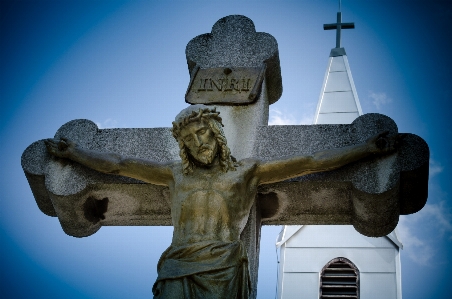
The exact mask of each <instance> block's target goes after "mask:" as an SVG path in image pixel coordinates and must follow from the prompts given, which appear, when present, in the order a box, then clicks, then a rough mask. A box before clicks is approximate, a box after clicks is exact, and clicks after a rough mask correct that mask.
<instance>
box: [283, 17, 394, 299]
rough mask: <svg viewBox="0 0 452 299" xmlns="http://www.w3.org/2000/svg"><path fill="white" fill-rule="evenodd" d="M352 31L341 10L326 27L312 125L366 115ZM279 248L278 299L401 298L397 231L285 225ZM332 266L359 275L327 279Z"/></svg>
mask: <svg viewBox="0 0 452 299" xmlns="http://www.w3.org/2000/svg"><path fill="white" fill-rule="evenodd" d="M354 27H355V25H354V23H342V15H341V12H340V11H339V12H338V13H337V22H336V23H334V24H325V25H323V28H324V29H325V30H329V29H336V30H337V31H336V48H333V49H332V50H331V53H330V57H329V60H328V66H327V69H326V73H325V78H324V80H323V86H322V89H321V91H320V97H319V102H318V104H317V111H316V113H315V117H314V124H350V123H352V122H353V121H354V120H355V119H356V118H357V117H358V116H360V115H362V114H363V112H362V110H361V105H360V103H359V98H358V94H357V92H356V88H355V83H354V82H353V77H352V73H351V71H350V66H349V64H348V59H347V55H346V54H345V49H344V48H342V47H341V29H352V28H354ZM276 247H277V248H279V250H280V264H279V270H278V282H277V283H278V289H277V293H278V294H277V297H278V298H279V299H286V298H307V299H316V298H327V297H328V298H346V297H347V298H370V299H374V298H375V299H377V298H387V299H400V298H402V289H401V265H400V249H402V248H403V247H402V243H401V242H400V240H399V238H398V235H397V230H394V231H393V232H391V233H390V234H389V235H387V236H385V237H381V238H370V237H366V236H363V235H361V234H360V233H358V232H357V231H356V230H355V229H354V228H353V226H352V225H293V226H292V225H286V226H284V227H283V229H282V231H281V233H280V234H279V236H278V238H277V240H276ZM382 257H384V258H382ZM344 261H346V262H344ZM347 263H348V264H347ZM330 264H333V266H332V268H335V269H334V270H339V268H337V267H338V265H343V267H345V266H346V267H350V268H353V270H354V271H355V272H353V271H352V272H351V273H355V274H356V275H355V276H353V275H351V276H350V274H346V273H345V272H344V273H340V274H337V275H339V276H337V277H339V278H337V279H336V278H334V277H336V276H331V275H330V276H328V275H329V274H328V273H327V271H328V270H325V269H329V267H330ZM336 272H337V271H336ZM325 273H327V274H325ZM349 276H350V277H349ZM352 276H353V277H352ZM346 277H347V278H346ZM344 281H345V282H344Z"/></svg>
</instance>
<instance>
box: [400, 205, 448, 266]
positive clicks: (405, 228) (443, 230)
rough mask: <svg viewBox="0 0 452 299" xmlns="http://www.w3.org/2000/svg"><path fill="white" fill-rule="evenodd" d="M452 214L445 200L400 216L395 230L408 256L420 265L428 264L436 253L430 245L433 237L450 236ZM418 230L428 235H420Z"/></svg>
mask: <svg viewBox="0 0 452 299" xmlns="http://www.w3.org/2000/svg"><path fill="white" fill-rule="evenodd" d="M451 219H452V214H451V213H450V212H449V211H448V209H447V207H446V201H441V202H440V203H438V204H428V203H427V204H426V205H425V206H424V208H423V209H422V210H421V211H419V212H417V213H415V214H412V215H408V216H403V215H402V216H400V220H399V225H398V226H397V230H398V232H399V234H400V239H401V242H402V243H403V245H404V249H405V250H404V251H405V252H406V254H407V255H408V257H409V258H410V259H411V260H413V261H414V262H416V263H418V264H420V265H424V266H426V265H428V264H429V263H430V262H431V261H432V259H433V257H434V256H435V254H436V250H435V249H434V248H433V247H432V243H433V242H432V241H434V240H432V239H431V238H432V236H433V237H434V238H438V237H439V238H444V236H445V235H446V236H447V237H448V238H452V221H451ZM420 231H427V232H428V235H429V237H428V238H423V237H420Z"/></svg>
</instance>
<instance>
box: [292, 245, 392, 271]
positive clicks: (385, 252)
mask: <svg viewBox="0 0 452 299" xmlns="http://www.w3.org/2000/svg"><path fill="white" fill-rule="evenodd" d="M395 256H396V249H394V248H392V249H391V248H382V249H379V248H378V249H375V248H369V249H367V248H366V249H364V250H363V248H345V247H344V248H286V252H285V262H286V266H285V267H284V272H319V271H320V270H322V268H323V266H325V265H326V263H328V262H329V261H331V260H332V259H334V258H336V257H345V258H347V259H349V260H350V261H352V262H353V263H354V264H355V265H356V267H358V269H359V271H360V272H395V271H396V260H395Z"/></svg>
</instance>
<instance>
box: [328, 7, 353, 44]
mask: <svg viewBox="0 0 452 299" xmlns="http://www.w3.org/2000/svg"><path fill="white" fill-rule="evenodd" d="M354 28H355V23H342V13H341V12H340V11H339V12H338V13H337V21H336V23H332V24H323V30H333V29H336V48H340V47H341V30H342V29H354Z"/></svg>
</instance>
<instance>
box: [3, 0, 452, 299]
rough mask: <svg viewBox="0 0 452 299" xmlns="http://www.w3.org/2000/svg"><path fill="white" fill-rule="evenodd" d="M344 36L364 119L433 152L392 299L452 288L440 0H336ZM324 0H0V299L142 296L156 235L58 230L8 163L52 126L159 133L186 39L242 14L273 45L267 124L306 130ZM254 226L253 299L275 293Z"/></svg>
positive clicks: (130, 230) (272, 270)
mask: <svg viewBox="0 0 452 299" xmlns="http://www.w3.org/2000/svg"><path fill="white" fill-rule="evenodd" d="M342 2H343V3H342V12H343V21H345V22H355V25H356V29H354V30H345V31H344V32H343V39H342V41H343V42H342V44H343V46H344V47H345V48H346V51H347V55H348V59H349V63H350V67H351V70H352V73H353V78H354V81H355V85H356V89H357V92H358V95H359V97H360V101H361V105H362V108H363V111H364V112H365V113H368V112H379V113H383V114H386V115H388V116H390V117H391V118H393V119H394V120H395V121H396V123H397V124H398V126H399V131H400V132H410V133H414V134H417V135H419V136H421V137H422V138H424V139H425V140H426V141H427V142H428V144H429V146H430V151H431V163H430V164H431V165H430V181H429V199H428V203H427V205H426V207H425V208H424V209H423V210H422V211H421V212H419V213H417V214H415V215H411V216H408V217H402V218H401V221H400V225H399V229H400V233H401V241H402V242H403V243H404V250H403V251H402V287H403V296H404V297H405V298H448V297H447V296H448V295H450V293H451V292H452V285H451V284H450V271H448V270H449V269H450V267H451V266H452V265H451V263H452V257H451V256H450V252H452V202H451V194H452V187H451V184H450V182H452V174H451V168H452V163H451V155H450V153H451V150H452V146H451V145H452V142H451V138H452V130H451V127H450V123H451V122H450V115H451V112H452V110H451V101H452V87H451V86H452V85H451V83H450V69H451V68H452V56H451V55H450V49H451V48H452V47H451V46H452V42H451V39H450V32H452V22H450V20H451V18H452V5H451V2H450V1H437V0H430V1H358V0H353V1H352V0H344V1H342ZM337 8H338V5H337V1H336V0H325V1H268V2H267V1H247V2H243V1H240V2H234V1H228V2H225V1H165V2H164V1H136V2H117V1H69V0H66V1H30V2H28V1H1V2H0V38H1V40H0V43H1V47H0V70H1V72H0V99H1V109H0V115H1V117H0V137H1V139H0V140H1V141H2V142H1V143H0V153H1V155H0V165H1V167H0V174H1V178H2V179H1V180H0V228H1V229H0V242H1V243H0V244H1V247H0V250H1V251H0V253H1V254H0V256H1V269H2V271H1V276H2V277H1V279H0V285H1V288H0V294H2V297H3V296H4V294H7V297H6V298H149V296H150V294H151V287H152V284H153V282H154V280H155V277H156V270H155V269H156V264H157V260H158V258H159V256H160V254H161V253H162V252H163V250H164V249H165V248H166V247H167V246H168V245H169V243H170V240H171V239H170V238H171V234H172V230H171V228H169V227H103V228H102V229H101V230H100V231H99V232H97V233H96V234H94V235H93V236H90V237H88V238H82V239H77V238H73V237H69V236H67V235H65V233H64V232H63V231H62V229H61V227H60V225H59V223H58V220H57V219H56V218H52V217H48V216H46V215H44V214H42V213H41V212H40V211H39V209H38V207H37V206H36V203H35V201H34V198H33V195H32V194H31V191H30V188H29V186H28V183H27V181H26V179H25V176H24V174H23V172H22V169H21V166H20V156H21V154H22V152H23V150H25V148H26V147H27V146H28V145H30V144H31V143H32V142H34V141H36V140H39V139H43V138H49V137H53V135H54V133H55V132H56V131H57V129H58V128H59V127H60V126H61V125H63V124H64V123H66V122H68V121H70V120H73V119H78V118H85V119H90V120H92V121H94V122H96V123H98V124H99V126H100V127H102V128H108V127H168V126H170V124H171V121H172V120H173V119H174V116H175V115H176V114H177V113H178V112H179V111H180V110H181V109H183V108H184V107H185V106H186V104H185V103H184V98H183V96H184V94H185V90H186V88H187V84H188V81H189V74H188V71H187V66H186V59H185V46H186V44H187V42H188V41H189V40H190V39H191V38H193V37H195V36H197V35H199V34H202V33H206V32H210V30H211V27H212V25H213V24H214V23H215V22H216V21H217V20H218V19H220V18H221V17H224V16H227V15H230V14H242V15H246V16H248V17H249V18H251V19H252V20H253V21H254V23H255V26H256V30H257V31H261V32H262V31H263V32H268V33H270V34H271V35H273V36H274V37H275V38H276V40H277V41H278V44H279V55H280V60H281V70H282V78H283V88H284V91H283V95H282V97H281V99H280V100H279V101H278V102H277V103H275V104H274V105H272V106H270V122H271V123H274V124H276V123H280V124H283V123H285V124H289V123H290V124H301V123H303V124H310V123H311V122H312V119H313V116H314V112H315V108H316V105H317V100H318V96H319V93H320V88H321V85H322V82H323V76H324V73H325V69H326V64H327V60H328V56H329V51H330V49H331V48H333V47H334V46H335V33H334V32H333V31H324V30H323V27H322V24H324V23H332V22H334V21H335V17H336V12H337ZM279 230H280V227H264V228H263V237H262V242H261V251H262V255H261V258H260V260H261V264H260V273H259V286H258V288H259V289H258V292H259V295H258V297H259V298H274V291H275V284H276V256H275V247H274V241H275V238H276V235H277V233H278V232H279Z"/></svg>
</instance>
